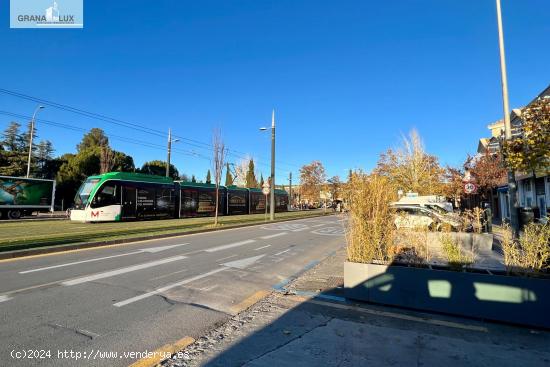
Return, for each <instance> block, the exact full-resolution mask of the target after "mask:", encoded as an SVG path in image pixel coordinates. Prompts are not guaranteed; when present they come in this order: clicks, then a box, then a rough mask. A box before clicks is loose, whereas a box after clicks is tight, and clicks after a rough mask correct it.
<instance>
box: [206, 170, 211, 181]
mask: <svg viewBox="0 0 550 367" xmlns="http://www.w3.org/2000/svg"><path fill="white" fill-rule="evenodd" d="M206 183H207V184H211V183H212V175H211V174H210V170H208V172H207V173H206Z"/></svg>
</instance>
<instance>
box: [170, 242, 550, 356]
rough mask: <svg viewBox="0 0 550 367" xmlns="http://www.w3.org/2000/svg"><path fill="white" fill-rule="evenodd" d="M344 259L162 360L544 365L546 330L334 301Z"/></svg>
mask: <svg viewBox="0 0 550 367" xmlns="http://www.w3.org/2000/svg"><path fill="white" fill-rule="evenodd" d="M344 259H345V251H344V250H343V249H342V250H340V251H338V252H337V253H336V254H334V256H331V257H329V258H327V259H326V260H325V261H323V262H322V263H321V264H319V265H318V266H316V267H315V268H313V269H311V270H309V271H308V272H306V273H305V274H303V275H302V276H300V277H299V278H298V279H295V280H294V281H293V282H291V283H290V284H289V285H288V286H287V287H286V289H285V290H286V291H283V292H274V293H272V294H271V295H269V296H268V297H267V298H265V299H264V300H262V301H260V302H258V303H257V304H255V305H254V306H252V307H250V308H249V309H248V310H246V311H244V312H242V313H240V314H239V315H237V316H235V317H233V318H231V319H230V321H229V322H227V323H226V324H224V325H221V326H219V327H218V328H217V329H215V330H213V331H211V332H210V333H209V334H208V335H205V336H204V337H202V338H200V339H199V340H197V342H195V343H194V344H192V345H191V346H189V347H188V348H186V349H185V350H184V351H183V353H181V355H180V356H179V358H173V359H170V360H167V361H164V362H163V363H162V365H163V366H170V367H175V366H203V365H206V366H270V367H273V366H388V365H392V366H411V365H416V366H498V367H504V366H510V367H512V366H513V367H516V366H522V367H525V366H550V333H548V332H545V331H540V330H530V329H526V328H519V327H512V326H508V325H502V324H494V323H484V322H481V321H477V320H471V319H462V318H456V317H447V316H443V315H437V314H425V313H418V312H412V311H405V310H402V309H397V308H390V307H381V306H373V305H367V304H350V303H346V302H339V300H340V297H341V296H342V289H341V288H340V287H341V286H342V284H343V261H344ZM314 295H315V296H316V297H315V298H313V297H312V296H314Z"/></svg>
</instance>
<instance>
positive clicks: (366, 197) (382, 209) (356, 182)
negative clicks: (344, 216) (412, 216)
mask: <svg viewBox="0 0 550 367" xmlns="http://www.w3.org/2000/svg"><path fill="white" fill-rule="evenodd" d="M395 193H396V190H395V189H394V188H393V187H392V186H391V184H390V181H389V180H388V179H387V178H385V177H382V176H378V175H374V174H373V175H367V174H364V173H362V172H356V173H353V174H352V175H351V177H350V180H349V184H348V187H347V192H346V196H347V198H348V203H349V221H348V230H347V231H346V240H347V243H348V246H347V255H348V260H349V261H353V262H360V263H368V262H372V261H373V260H378V261H388V260H389V255H388V252H389V249H390V247H391V246H392V244H393V237H394V223H393V210H392V209H391V207H390V204H391V202H392V201H394V200H395V199H396V197H395V196H396V195H395Z"/></svg>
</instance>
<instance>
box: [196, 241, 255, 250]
mask: <svg viewBox="0 0 550 367" xmlns="http://www.w3.org/2000/svg"><path fill="white" fill-rule="evenodd" d="M253 242H256V240H246V241H240V242H235V243H230V244H228V245H222V246H217V247H212V248H209V249H206V250H204V251H206V252H217V251H222V250H227V249H229V248H233V247H239V246H243V245H247V244H249V243H253Z"/></svg>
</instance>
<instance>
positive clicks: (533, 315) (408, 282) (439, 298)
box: [344, 262, 550, 328]
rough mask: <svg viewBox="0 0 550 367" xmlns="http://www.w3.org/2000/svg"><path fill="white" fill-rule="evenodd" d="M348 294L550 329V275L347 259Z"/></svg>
mask: <svg viewBox="0 0 550 367" xmlns="http://www.w3.org/2000/svg"><path fill="white" fill-rule="evenodd" d="M344 287H345V294H346V297H347V298H350V299H355V300H360V301H366V302H373V303H380V304H386V305H392V306H401V307H408V308H413V309H418V310H425V311H435V312H442V313H448V314H455V315H460V316H468V317H475V318H481V319H487V320H495V321H504V322H509V323H514V324H521V325H529V326H535V327H542V328H550V279H536V278H526V277H518V276H506V275H494V274H488V273H487V274H483V273H472V272H457V271H450V270H435V269H428V268H415V267H407V266H399V265H377V264H361V263H352V262H346V263H345V264H344Z"/></svg>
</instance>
